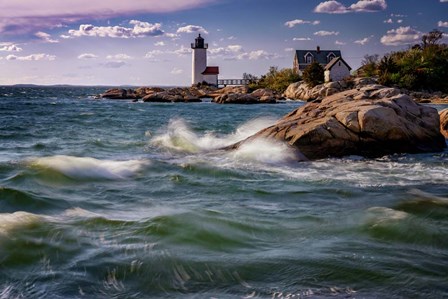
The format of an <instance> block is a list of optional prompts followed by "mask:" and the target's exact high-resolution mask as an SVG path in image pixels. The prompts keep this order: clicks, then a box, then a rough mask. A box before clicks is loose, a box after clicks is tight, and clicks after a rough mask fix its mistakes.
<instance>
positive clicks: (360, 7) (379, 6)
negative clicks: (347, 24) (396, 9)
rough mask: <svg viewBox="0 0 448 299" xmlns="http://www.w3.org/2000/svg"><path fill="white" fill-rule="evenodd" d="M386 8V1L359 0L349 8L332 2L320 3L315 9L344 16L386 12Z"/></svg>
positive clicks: (318, 11)
mask: <svg viewBox="0 0 448 299" xmlns="http://www.w3.org/2000/svg"><path fill="white" fill-rule="evenodd" d="M386 8H387V3H386V0H359V1H358V2H356V3H354V4H352V5H350V6H348V7H347V6H345V5H343V4H342V3H340V2H338V1H335V0H330V1H324V2H321V3H319V5H317V6H316V8H315V9H314V12H317V13H328V14H343V13H350V12H377V11H382V10H385V9H386Z"/></svg>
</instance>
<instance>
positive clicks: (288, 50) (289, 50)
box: [285, 48, 294, 52]
mask: <svg viewBox="0 0 448 299" xmlns="http://www.w3.org/2000/svg"><path fill="white" fill-rule="evenodd" d="M285 52H294V48H285Z"/></svg>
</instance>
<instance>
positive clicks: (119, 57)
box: [106, 54, 132, 60]
mask: <svg viewBox="0 0 448 299" xmlns="http://www.w3.org/2000/svg"><path fill="white" fill-rule="evenodd" d="M106 59H115V60H129V59H132V57H131V56H129V55H127V54H115V55H107V56H106Z"/></svg>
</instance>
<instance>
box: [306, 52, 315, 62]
mask: <svg viewBox="0 0 448 299" xmlns="http://www.w3.org/2000/svg"><path fill="white" fill-rule="evenodd" d="M305 61H306V63H308V64H310V63H312V62H313V55H312V54H309V53H308V54H307V55H306V56H305Z"/></svg>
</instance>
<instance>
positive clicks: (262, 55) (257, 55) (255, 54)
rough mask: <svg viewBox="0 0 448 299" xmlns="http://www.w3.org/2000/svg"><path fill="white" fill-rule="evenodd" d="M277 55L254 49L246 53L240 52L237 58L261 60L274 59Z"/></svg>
mask: <svg viewBox="0 0 448 299" xmlns="http://www.w3.org/2000/svg"><path fill="white" fill-rule="evenodd" d="M276 58H279V55H277V54H273V53H268V52H266V51H265V50H255V51H251V52H247V53H242V54H240V55H238V56H237V59H238V60H242V59H249V60H263V59H276Z"/></svg>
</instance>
